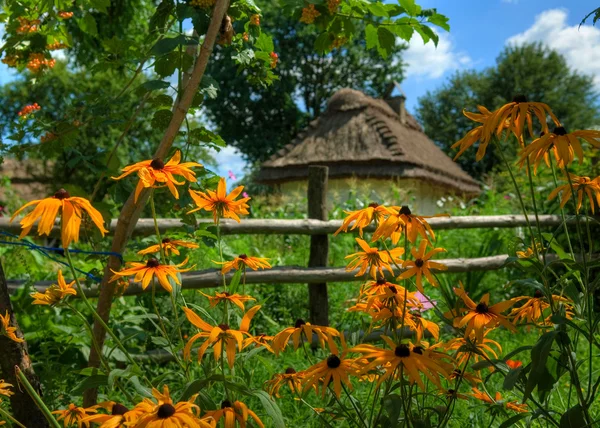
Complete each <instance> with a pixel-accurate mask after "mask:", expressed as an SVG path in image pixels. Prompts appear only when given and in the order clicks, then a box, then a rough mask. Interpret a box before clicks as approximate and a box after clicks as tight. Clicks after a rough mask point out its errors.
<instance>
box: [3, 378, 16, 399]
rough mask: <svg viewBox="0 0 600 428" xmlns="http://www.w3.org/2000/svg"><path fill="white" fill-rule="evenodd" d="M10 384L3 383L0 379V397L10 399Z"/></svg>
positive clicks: (11, 393)
mask: <svg viewBox="0 0 600 428" xmlns="http://www.w3.org/2000/svg"><path fill="white" fill-rule="evenodd" d="M11 387H12V384H10V383H6V382H4V379H0V395H4V396H5V397H10V396H11V395H13V394H14V392H12V391H11V390H10V389H8V388H11Z"/></svg>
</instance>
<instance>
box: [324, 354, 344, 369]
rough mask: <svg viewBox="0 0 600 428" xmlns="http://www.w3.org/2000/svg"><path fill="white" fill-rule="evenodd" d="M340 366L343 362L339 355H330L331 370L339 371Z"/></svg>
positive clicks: (329, 365) (328, 363) (328, 364)
mask: <svg viewBox="0 0 600 428" xmlns="http://www.w3.org/2000/svg"><path fill="white" fill-rule="evenodd" d="M340 364H342V360H340V357H338V356H337V355H330V356H329V357H327V367H329V368H330V369H337V368H338V367H339V366H340Z"/></svg>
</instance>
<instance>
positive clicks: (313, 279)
mask: <svg viewBox="0 0 600 428" xmlns="http://www.w3.org/2000/svg"><path fill="white" fill-rule="evenodd" d="M508 258H509V256H508V255H506V254H503V255H499V256H490V257H479V258H472V259H462V258H459V259H440V260H436V261H439V262H441V263H443V264H445V265H446V266H447V267H448V270H445V271H435V270H433V272H435V273H461V272H474V271H490V270H497V269H500V268H502V267H503V266H504V265H505V263H506V260H507V259H508ZM357 272H358V270H354V271H350V272H348V271H346V269H345V268H343V267H321V268H305V267H296V266H282V267H275V268H273V269H268V270H261V271H252V270H250V271H247V272H246V284H296V283H308V284H314V283H322V282H358V281H366V280H367V279H368V277H365V276H361V277H356V276H355V275H356V273H357ZM400 272H401V270H398V269H394V275H392V274H390V273H389V272H387V271H386V277H387V278H388V279H392V278H394V277H395V276H398V275H399V274H400ZM232 277H233V273H229V274H228V275H226V278H227V280H228V281H230V280H231V278H232ZM181 281H182V287H183V288H184V289H186V290H189V289H191V290H194V289H202V288H211V287H221V286H222V285H223V277H222V275H221V273H220V272H219V270H218V269H210V270H203V271H196V272H184V273H182V274H181ZM23 284H25V281H23V280H9V281H8V288H9V290H10V291H11V292H12V293H14V292H15V291H16V290H17V289H18V288H19V287H21V286H23ZM51 284H53V282H52V281H40V282H37V283H36V284H35V285H34V288H35V289H36V290H42V291H43V290H44V289H45V288H46V287H48V286H49V285H51ZM157 289H158V290H161V287H158V288H157ZM151 290H152V287H148V288H146V290H145V291H146V292H148V291H151ZM84 291H85V294H86V296H88V297H96V296H97V295H98V289H97V287H91V288H88V289H86V290H84ZM143 292H144V290H142V287H141V285H140V284H139V283H132V284H131V285H130V286H129V288H128V289H127V291H126V292H125V295H134V294H141V293H143Z"/></svg>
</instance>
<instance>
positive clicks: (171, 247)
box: [138, 238, 199, 256]
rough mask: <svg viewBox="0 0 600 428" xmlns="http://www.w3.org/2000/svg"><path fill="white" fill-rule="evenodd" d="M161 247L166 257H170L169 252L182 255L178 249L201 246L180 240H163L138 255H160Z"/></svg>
mask: <svg viewBox="0 0 600 428" xmlns="http://www.w3.org/2000/svg"><path fill="white" fill-rule="evenodd" d="M161 247H162V249H163V251H164V252H165V256H168V255H169V252H171V253H173V254H175V255H179V254H180V253H179V250H178V249H177V247H184V248H199V245H198V244H196V243H194V242H187V241H181V240H179V239H169V238H163V239H162V242H161V243H160V244H155V245H151V246H149V247H148V248H145V249H143V250H141V251H138V254H139V255H140V256H145V255H146V254H154V253H159V252H160V248H161Z"/></svg>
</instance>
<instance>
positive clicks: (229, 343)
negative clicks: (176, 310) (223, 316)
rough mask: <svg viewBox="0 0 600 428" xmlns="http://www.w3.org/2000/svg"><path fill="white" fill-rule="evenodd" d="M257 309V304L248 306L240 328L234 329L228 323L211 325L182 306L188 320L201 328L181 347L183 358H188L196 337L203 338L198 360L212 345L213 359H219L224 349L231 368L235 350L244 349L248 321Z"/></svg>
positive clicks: (248, 327) (247, 334)
mask: <svg viewBox="0 0 600 428" xmlns="http://www.w3.org/2000/svg"><path fill="white" fill-rule="evenodd" d="M259 309H260V306H259V305H257V306H253V307H252V308H250V309H249V310H248V311H247V312H246V313H245V314H244V317H243V318H242V322H241V324H240V329H239V330H234V329H232V328H230V326H229V325H228V324H219V325H217V326H212V325H210V324H209V323H207V322H206V321H204V320H203V319H202V318H200V316H198V315H197V314H196V313H195V312H194V311H192V310H191V309H189V308H186V307H184V308H183V311H184V312H185V316H186V317H187V319H188V321H189V322H191V323H192V324H193V325H194V326H195V327H197V328H199V329H200V330H201V331H200V332H199V333H196V334H195V335H194V336H192V337H191V338H190V340H189V341H188V343H187V344H186V345H185V348H184V349H183V356H184V358H185V359H189V358H190V355H191V352H192V346H193V345H194V343H195V342H196V341H197V340H198V339H201V338H204V339H205V340H204V342H203V343H202V345H201V346H200V348H198V361H201V360H202V357H203V356H204V354H205V353H206V350H207V349H208V348H209V347H211V346H212V347H213V351H214V352H213V354H214V357H215V361H219V360H220V359H221V354H222V352H223V351H224V352H225V354H226V355H227V363H228V364H229V367H230V368H232V367H233V364H234V363H235V353H236V350H237V351H238V352H240V351H241V350H242V349H244V336H250V333H248V330H250V321H252V318H253V317H254V315H255V314H256V313H257V312H258V310H259Z"/></svg>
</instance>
